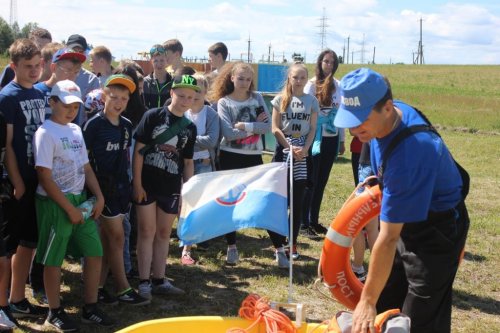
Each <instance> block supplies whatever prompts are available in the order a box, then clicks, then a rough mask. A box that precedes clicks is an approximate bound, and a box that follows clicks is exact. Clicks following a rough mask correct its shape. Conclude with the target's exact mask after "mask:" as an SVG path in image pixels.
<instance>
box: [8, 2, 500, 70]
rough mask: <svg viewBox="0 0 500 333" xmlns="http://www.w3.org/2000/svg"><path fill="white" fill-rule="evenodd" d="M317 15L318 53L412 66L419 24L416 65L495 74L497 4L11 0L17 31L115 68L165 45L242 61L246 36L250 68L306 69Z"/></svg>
mask: <svg viewBox="0 0 500 333" xmlns="http://www.w3.org/2000/svg"><path fill="white" fill-rule="evenodd" d="M323 8H324V9H325V14H326V17H327V21H326V23H327V25H328V26H327V27H326V32H327V34H326V38H325V40H324V43H325V45H326V46H328V47H330V48H332V49H334V50H335V51H336V52H337V54H339V55H342V54H345V52H346V50H344V44H345V43H346V41H347V37H348V36H349V37H350V38H349V40H350V45H349V46H350V50H349V51H350V52H349V53H350V54H349V56H350V58H353V60H354V62H355V63H361V62H363V63H366V62H368V61H371V60H372V57H373V49H374V48H375V49H376V51H375V62H376V63H380V64H387V63H398V62H401V63H407V64H409V63H412V60H413V52H416V51H417V46H418V40H419V19H420V18H422V19H423V47H424V60H425V63H427V64H496V65H498V64H500V1H497V0H496V1H494V0H482V1H481V0H479V1H472V0H469V1H467V0H450V1H430V0H424V1H422V0H421V1H389V0H378V1H377V0H356V1H352V0H336V1H324V0H309V1H304V0H302V1H297V0H243V1H238V0H233V1H227V2H224V1H194V0H183V1H159V0H153V1H146V0H124V1H118V0H87V1H68V0H20V1H18V13H17V16H18V21H19V23H20V25H21V26H22V25H23V24H25V23H27V22H38V23H39V25H40V26H42V27H45V28H47V29H48V30H49V31H51V33H52V35H53V37H54V39H55V40H57V41H61V40H65V39H67V37H68V36H69V35H71V34H73V33H80V34H82V35H83V36H85V37H86V38H87V40H88V42H89V43H91V44H93V45H106V46H108V47H109V48H110V49H111V51H112V52H113V55H114V56H115V57H116V58H117V59H120V58H130V57H132V58H135V57H137V52H139V51H145V50H149V48H150V47H151V45H153V44H155V43H161V42H163V41H165V40H167V39H170V38H178V39H179V40H180V41H181V42H182V43H183V45H184V56H185V57H198V58H200V57H206V55H207V52H206V50H207V48H208V46H210V45H211V44H213V43H215V42H218V41H223V42H225V43H226V44H227V45H228V47H229V50H230V54H231V58H232V59H238V58H241V57H243V58H245V59H246V57H247V55H246V52H247V47H248V43H247V40H248V37H249V36H250V39H251V40H252V42H251V53H252V56H253V59H254V60H255V61H257V60H260V59H262V58H265V59H267V57H268V50H269V45H271V58H272V57H273V55H274V60H277V61H280V60H282V58H283V57H285V58H287V59H290V57H291V54H292V53H294V52H297V53H301V54H302V55H305V57H306V61H307V62H314V60H315V58H316V56H317V54H318V53H319V51H320V48H321V39H320V35H319V32H320V28H319V27H318V26H319V25H320V18H321V16H322V15H323ZM0 13H1V14H0V15H1V16H2V17H3V18H4V19H6V20H8V18H9V1H7V0H5V1H1V2H0ZM345 47H347V45H346V46H345ZM363 50H364V51H365V52H362V51H363Z"/></svg>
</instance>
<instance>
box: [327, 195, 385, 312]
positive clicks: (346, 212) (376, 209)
mask: <svg viewBox="0 0 500 333" xmlns="http://www.w3.org/2000/svg"><path fill="white" fill-rule="evenodd" d="M381 200H382V194H381V192H380V188H379V186H378V185H376V186H373V187H369V186H366V187H365V190H364V191H363V193H361V195H359V196H357V197H353V198H352V199H350V200H348V202H346V203H345V204H344V206H343V207H342V208H341V209H340V211H339V212H338V214H337V216H336V217H335V219H334V220H333V221H332V223H331V225H330V228H328V232H327V234H326V237H325V241H324V244H323V250H322V251H321V257H320V264H319V266H320V269H321V274H322V277H323V281H324V282H325V283H326V284H327V285H328V286H329V289H330V291H331V293H332V295H333V297H335V298H336V299H337V300H338V301H339V302H340V303H342V304H343V305H345V306H346V307H347V308H349V309H351V310H354V308H355V307H356V304H357V303H358V301H359V298H360V296H361V291H362V289H363V284H362V283H361V282H360V281H359V280H358V279H357V278H356V276H355V275H354V273H353V271H352V268H351V262H350V253H351V247H352V242H353V240H354V238H355V237H356V236H357V235H358V234H359V232H360V231H361V229H363V227H364V226H365V225H366V224H368V222H370V220H371V219H373V218H374V217H376V216H378V215H379V214H380V205H381Z"/></svg>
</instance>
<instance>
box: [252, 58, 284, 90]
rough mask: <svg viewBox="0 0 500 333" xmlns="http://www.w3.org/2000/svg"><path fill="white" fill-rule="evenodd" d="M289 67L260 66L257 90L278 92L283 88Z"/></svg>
mask: <svg viewBox="0 0 500 333" xmlns="http://www.w3.org/2000/svg"><path fill="white" fill-rule="evenodd" d="M287 70H288V66H286V65H285V66H284V65H275V64H258V74H257V75H258V76H257V78H258V82H257V90H258V91H261V92H278V91H280V90H281V88H282V87H283V83H284V82H285V79H286V73H287Z"/></svg>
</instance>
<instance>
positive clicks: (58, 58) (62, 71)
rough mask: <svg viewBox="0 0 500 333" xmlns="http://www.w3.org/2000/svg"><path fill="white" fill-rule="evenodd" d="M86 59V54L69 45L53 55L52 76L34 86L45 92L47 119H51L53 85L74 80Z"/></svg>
mask: <svg viewBox="0 0 500 333" xmlns="http://www.w3.org/2000/svg"><path fill="white" fill-rule="evenodd" d="M85 59H86V57H85V55H84V54H82V53H78V52H76V51H74V50H73V49H68V48H67V47H63V48H60V49H59V50H57V51H56V52H55V53H54V55H53V56H52V63H51V64H50V71H51V72H52V74H51V76H50V78H49V79H48V80H47V81H45V82H39V83H37V84H35V86H34V87H35V88H36V89H38V90H40V91H41V92H42V93H43V94H44V97H45V119H49V118H50V115H51V113H52V110H51V109H50V105H49V98H50V92H51V91H52V87H53V86H54V85H55V84H56V83H57V82H59V81H62V80H71V81H73V82H74V81H75V80H76V77H77V76H78V74H80V69H81V68H82V64H83V63H84V62H85Z"/></svg>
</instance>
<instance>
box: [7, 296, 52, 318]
mask: <svg viewBox="0 0 500 333" xmlns="http://www.w3.org/2000/svg"><path fill="white" fill-rule="evenodd" d="M48 310H49V309H48V308H44V307H43V306H38V305H34V304H31V303H30V302H28V300H27V299H26V298H25V299H23V300H22V301H20V302H17V303H10V311H11V312H12V316H14V318H41V317H45V316H46V315H47V312H48Z"/></svg>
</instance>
